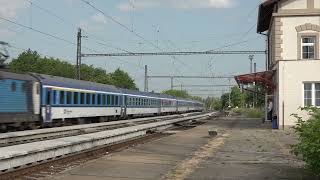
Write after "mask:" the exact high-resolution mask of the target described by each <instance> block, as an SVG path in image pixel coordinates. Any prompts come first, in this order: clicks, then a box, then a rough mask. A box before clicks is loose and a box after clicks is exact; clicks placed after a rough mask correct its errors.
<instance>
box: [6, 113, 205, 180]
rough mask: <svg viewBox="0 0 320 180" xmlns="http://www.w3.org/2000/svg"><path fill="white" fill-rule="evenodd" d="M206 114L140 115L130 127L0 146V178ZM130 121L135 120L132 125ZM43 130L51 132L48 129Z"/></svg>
mask: <svg viewBox="0 0 320 180" xmlns="http://www.w3.org/2000/svg"><path fill="white" fill-rule="evenodd" d="M189 115H190V114H189ZM209 115H211V113H209V114H200V115H192V116H186V115H185V117H183V116H180V117H177V116H175V115H174V116H166V118H168V117H170V119H169V120H158V119H159V118H142V119H136V120H130V121H131V124H133V125H132V126H124V127H120V128H116V129H106V130H102V131H99V132H89V131H87V133H85V134H80V135H79V134H76V135H71V134H69V135H68V136H67V137H62V138H59V137H58V136H56V137H58V138H55V139H49V140H44V139H41V141H38V142H26V143H24V144H18V145H12V146H6V147H1V148H0V180H1V179H13V177H15V173H19V172H20V173H21V172H24V170H25V169H28V168H34V167H37V166H38V165H41V164H44V163H50V162H52V161H57V160H61V159H64V158H70V157H73V156H81V154H83V153H88V152H92V151H96V150H99V149H101V148H105V147H112V146H116V145H119V144H121V143H126V142H129V141H136V140H138V139H141V138H145V137H148V136H150V132H161V131H164V130H166V129H168V128H171V127H173V126H174V125H175V124H180V123H184V122H188V121H191V120H199V119H203V118H207V117H209ZM162 118H164V117H162ZM132 122H135V123H136V124H135V123H132ZM112 123H113V122H112ZM114 123H115V122H114ZM119 123H120V124H127V123H128V122H127V123H124V122H118V124H119ZM142 123H145V124H142ZM101 124H103V123H101ZM113 125H115V124H113ZM109 126H110V124H109ZM87 128H88V127H87ZM90 128H92V127H90ZM78 129H79V128H78ZM45 130H50V131H52V129H45ZM84 130H85V129H84ZM38 132H39V131H38ZM35 134H36V133H35ZM37 135H39V133H38V134H37ZM19 137H21V136H19Z"/></svg>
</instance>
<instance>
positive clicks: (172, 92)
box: [162, 90, 190, 98]
mask: <svg viewBox="0 0 320 180" xmlns="http://www.w3.org/2000/svg"><path fill="white" fill-rule="evenodd" d="M162 94H167V95H171V96H175V97H180V98H190V95H189V94H188V92H187V91H180V90H166V91H163V92H162Z"/></svg>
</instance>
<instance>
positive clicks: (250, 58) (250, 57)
mask: <svg viewBox="0 0 320 180" xmlns="http://www.w3.org/2000/svg"><path fill="white" fill-rule="evenodd" d="M253 58H254V55H249V60H250V74H252V72H253V71H252V61H253Z"/></svg>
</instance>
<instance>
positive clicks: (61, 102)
mask: <svg viewBox="0 0 320 180" xmlns="http://www.w3.org/2000/svg"><path fill="white" fill-rule="evenodd" d="M64 93H65V92H64V91H60V98H59V99H60V104H64Z"/></svg>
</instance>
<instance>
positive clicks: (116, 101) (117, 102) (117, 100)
mask: <svg viewBox="0 0 320 180" xmlns="http://www.w3.org/2000/svg"><path fill="white" fill-rule="evenodd" d="M115 103H116V105H119V96H116V100H115Z"/></svg>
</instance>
